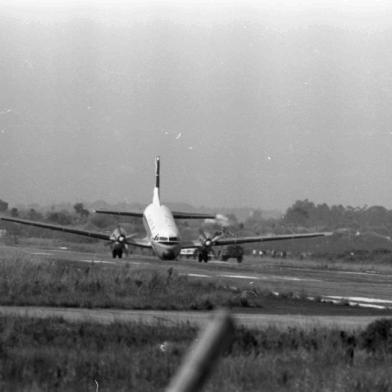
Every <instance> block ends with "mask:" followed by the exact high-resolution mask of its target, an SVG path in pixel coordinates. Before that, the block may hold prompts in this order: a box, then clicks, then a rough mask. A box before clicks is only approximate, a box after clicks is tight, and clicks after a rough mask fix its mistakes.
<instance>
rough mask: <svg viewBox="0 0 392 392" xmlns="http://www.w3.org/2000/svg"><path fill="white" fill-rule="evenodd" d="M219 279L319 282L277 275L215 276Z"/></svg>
mask: <svg viewBox="0 0 392 392" xmlns="http://www.w3.org/2000/svg"><path fill="white" fill-rule="evenodd" d="M217 276H218V277H220V278H233V279H251V280H253V279H254V280H290V281H296V282H300V281H308V282H320V280H318V279H311V278H309V279H307V278H305V279H301V278H296V277H291V276H277V275H268V276H252V275H232V274H220V275H217Z"/></svg>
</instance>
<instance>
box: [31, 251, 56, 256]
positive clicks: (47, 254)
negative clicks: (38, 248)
mask: <svg viewBox="0 0 392 392" xmlns="http://www.w3.org/2000/svg"><path fill="white" fill-rule="evenodd" d="M32 255H37V256H52V255H53V253H46V252H33V253H32Z"/></svg>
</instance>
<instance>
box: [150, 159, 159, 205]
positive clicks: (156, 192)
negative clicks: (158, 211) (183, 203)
mask: <svg viewBox="0 0 392 392" xmlns="http://www.w3.org/2000/svg"><path fill="white" fill-rule="evenodd" d="M160 166H161V165H160V160H159V156H158V157H156V158H155V188H154V195H153V199H152V202H153V204H158V205H159V204H161V201H160V195H159V186H160V183H159V172H160Z"/></svg>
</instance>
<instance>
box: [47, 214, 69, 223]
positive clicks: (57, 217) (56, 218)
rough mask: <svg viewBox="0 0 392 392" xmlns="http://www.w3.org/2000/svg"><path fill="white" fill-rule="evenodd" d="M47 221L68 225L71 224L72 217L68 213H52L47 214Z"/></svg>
mask: <svg viewBox="0 0 392 392" xmlns="http://www.w3.org/2000/svg"><path fill="white" fill-rule="evenodd" d="M47 220H48V221H49V222H53V223H57V224H59V225H70V224H71V223H72V216H71V214H70V213H69V212H68V211H52V212H49V214H48V216H47Z"/></svg>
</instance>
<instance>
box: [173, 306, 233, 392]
mask: <svg viewBox="0 0 392 392" xmlns="http://www.w3.org/2000/svg"><path fill="white" fill-rule="evenodd" d="M233 335H234V322H233V319H232V317H231V316H230V313H229V311H227V310H218V311H217V312H216V313H215V315H214V318H213V320H212V321H211V322H210V323H209V324H208V325H207V326H206V328H205V329H204V330H203V331H201V332H200V333H199V336H198V338H197V339H196V340H195V342H194V343H193V345H192V347H191V348H190V350H189V352H188V354H187V355H186V357H185V359H184V361H183V364H182V366H181V367H180V369H179V370H178V371H177V374H175V375H174V377H173V379H172V381H171V382H170V385H169V386H168V387H167V389H166V392H194V391H199V390H200V389H201V387H202V386H203V384H204V382H205V381H206V379H207V377H208V375H209V374H210V372H211V370H212V368H213V366H214V365H215V364H216V362H217V359H218V356H219V355H220V354H221V353H222V351H223V350H224V349H225V348H226V347H227V346H228V344H229V343H230V342H231V340H232V338H233Z"/></svg>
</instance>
